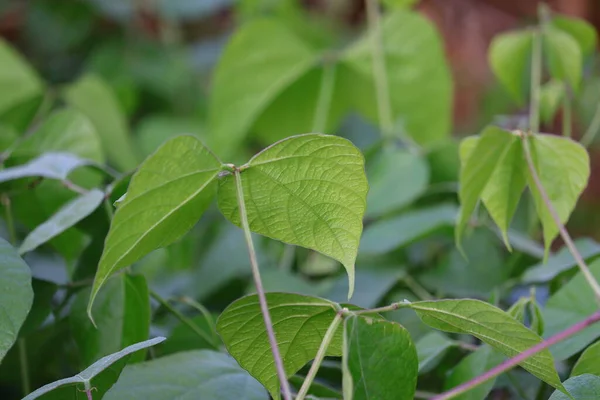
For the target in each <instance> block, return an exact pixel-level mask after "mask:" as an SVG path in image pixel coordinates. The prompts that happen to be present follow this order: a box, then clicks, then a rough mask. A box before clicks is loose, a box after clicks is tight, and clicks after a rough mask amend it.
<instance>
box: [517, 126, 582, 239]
mask: <svg viewBox="0 0 600 400" xmlns="http://www.w3.org/2000/svg"><path fill="white" fill-rule="evenodd" d="M528 140H530V143H531V146H530V147H531V152H532V158H533V160H534V163H535V168H536V170H537V173H538V176H539V178H540V181H541V182H542V186H543V187H544V189H545V190H546V193H547V194H548V197H549V199H550V202H551V203H552V205H553V206H554V209H555V210H556V212H557V213H558V216H559V217H560V221H561V223H563V224H564V223H565V222H566V221H567V220H568V219H569V215H571V212H572V211H573V209H574V208H575V204H576V203H577V199H578V198H579V195H580V194H581V192H583V189H585V187H586V186H587V183H588V179H589V177H590V159H589V156H588V153H587V151H586V149H585V148H584V147H583V146H582V145H580V144H579V143H577V142H575V141H573V140H571V139H568V138H565V137H560V136H554V135H545V134H538V135H535V136H533V138H531V139H528ZM527 179H528V182H529V187H530V188H531V192H532V194H533V198H534V201H535V208H536V210H537V214H538V216H539V218H540V220H541V221H542V227H543V230H544V245H545V247H546V251H548V249H549V248H550V245H551V244H552V241H553V240H554V238H556V236H557V235H558V227H557V226H556V224H555V223H554V219H553V218H552V215H551V214H550V211H548V207H546V205H545V204H544V201H543V199H542V196H541V195H540V192H539V191H538V189H537V187H536V186H535V183H534V182H533V178H532V177H531V174H528V177H527Z"/></svg>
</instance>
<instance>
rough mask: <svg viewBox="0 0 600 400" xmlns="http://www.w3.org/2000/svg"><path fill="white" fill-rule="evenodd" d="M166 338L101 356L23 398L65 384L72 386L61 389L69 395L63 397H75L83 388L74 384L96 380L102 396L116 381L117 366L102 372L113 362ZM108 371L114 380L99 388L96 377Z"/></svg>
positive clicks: (99, 377)
mask: <svg viewBox="0 0 600 400" xmlns="http://www.w3.org/2000/svg"><path fill="white" fill-rule="evenodd" d="M164 340H165V338H164V337H157V338H154V339H150V340H146V341H145V342H141V343H136V344H134V345H131V346H129V347H127V348H125V349H123V350H121V351H119V352H117V353H114V354H111V355H108V356H106V357H103V358H101V359H100V360H98V361H96V362H95V363H94V364H92V365H90V366H89V367H88V368H86V369H85V370H84V371H82V372H80V373H78V374H77V375H75V376H72V377H70V378H65V379H61V380H58V381H56V382H52V383H49V384H47V385H45V386H42V387H41V388H39V389H37V390H36V391H34V392H32V393H30V394H29V395H27V396H26V397H25V398H24V399H23V400H33V399H37V398H38V397H40V396H42V395H44V394H46V393H48V392H51V391H53V390H56V389H59V390H60V388H61V387H64V386H70V387H69V388H68V390H65V391H61V394H64V396H67V397H64V396H63V397H62V398H73V397H74V396H77V393H78V392H79V391H81V390H82V389H83V388H77V387H73V386H72V385H77V384H83V386H84V387H85V386H86V385H90V383H91V382H92V381H94V387H96V389H97V391H95V392H94V393H95V394H94V395H95V396H99V397H100V396H101V394H102V393H104V392H105V391H106V389H107V388H108V387H110V385H112V383H114V381H115V377H114V374H115V368H114V367H113V368H111V369H109V370H108V371H106V373H105V374H103V373H102V372H103V371H105V370H107V369H108V368H109V367H111V366H112V365H113V364H115V363H117V362H118V361H119V360H121V359H123V358H124V357H127V356H129V355H130V354H131V353H133V352H136V351H138V350H141V349H145V348H148V347H150V346H154V345H155V344H157V343H160V342H162V341H164ZM121 368H122V366H121ZM108 372H110V375H111V376H112V377H113V379H112V382H110V384H109V385H108V386H104V385H103V386H102V387H100V388H99V387H98V386H100V385H98V384H97V383H96V381H95V380H94V378H96V377H97V378H98V379H102V378H104V376H103V375H108ZM119 372H120V371H119ZM117 377H118V372H117ZM98 392H100V393H98ZM82 395H83V393H82ZM75 398H79V397H75Z"/></svg>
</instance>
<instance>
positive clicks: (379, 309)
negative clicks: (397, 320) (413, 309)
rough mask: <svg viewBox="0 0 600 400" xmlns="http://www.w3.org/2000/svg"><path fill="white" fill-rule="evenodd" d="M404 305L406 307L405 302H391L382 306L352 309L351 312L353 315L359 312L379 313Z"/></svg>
mask: <svg viewBox="0 0 600 400" xmlns="http://www.w3.org/2000/svg"><path fill="white" fill-rule="evenodd" d="M404 307H408V304H407V303H404V302H398V303H392V304H390V305H389V306H384V307H377V308H370V309H367V310H358V311H352V313H353V314H355V315H360V314H379V313H382V312H390V311H396V310H398V309H400V308H404Z"/></svg>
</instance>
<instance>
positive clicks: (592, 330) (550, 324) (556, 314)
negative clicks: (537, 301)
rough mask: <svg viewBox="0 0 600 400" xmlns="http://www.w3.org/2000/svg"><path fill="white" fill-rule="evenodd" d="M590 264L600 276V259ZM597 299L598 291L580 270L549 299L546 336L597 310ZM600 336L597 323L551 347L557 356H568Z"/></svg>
mask: <svg viewBox="0 0 600 400" xmlns="http://www.w3.org/2000/svg"><path fill="white" fill-rule="evenodd" d="M589 267H590V271H591V273H592V274H593V275H594V276H595V277H596V279H597V280H598V279H600V260H596V261H594V262H593V263H592V264H590V266H589ZM594 299H595V296H594V292H593V290H592V288H591V287H590V285H589V284H588V283H587V281H586V279H585V277H584V276H583V275H582V274H581V272H579V273H577V275H575V277H574V278H573V279H571V280H570V281H569V282H568V283H567V284H565V285H562V286H561V287H560V289H559V290H558V291H556V293H554V294H553V295H552V296H550V298H549V299H548V301H547V302H546V305H545V307H544V310H543V312H542V315H543V316H544V321H546V329H545V334H544V337H545V338H549V337H550V336H553V335H555V334H557V333H558V332H561V331H563V330H565V329H567V328H568V327H570V326H572V325H574V324H576V323H577V322H580V321H582V320H584V319H585V318H587V317H589V316H590V315H592V314H593V313H594V312H596V311H597V310H598V307H597V303H596V302H595V301H594ZM598 337H600V329H598V326H597V325H593V326H590V327H588V328H586V329H584V330H582V331H580V332H579V333H576V334H575V335H573V336H571V337H569V338H567V339H565V340H563V341H562V342H560V343H557V344H556V345H554V346H552V347H550V351H551V352H552V355H554V357H555V358H556V359H557V360H559V361H561V360H565V359H567V358H568V357H571V356H572V355H574V354H576V353H577V352H579V351H581V350H583V349H584V348H585V347H586V346H587V345H588V344H590V343H591V342H592V341H594V340H595V339H596V338H598Z"/></svg>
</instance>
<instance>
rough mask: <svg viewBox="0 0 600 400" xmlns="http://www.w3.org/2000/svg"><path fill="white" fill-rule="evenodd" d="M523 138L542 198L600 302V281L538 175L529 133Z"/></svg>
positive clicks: (529, 166) (526, 155) (530, 169)
mask: <svg viewBox="0 0 600 400" xmlns="http://www.w3.org/2000/svg"><path fill="white" fill-rule="evenodd" d="M521 140H522V142H523V150H524V153H525V159H526V160H527V166H528V168H529V172H530V173H531V177H532V178H533V181H534V183H535V186H536V187H537V189H538V191H539V192H540V195H541V196H542V200H543V201H544V204H545V205H546V208H547V209H548V211H549V212H550V215H551V216H552V219H553V220H554V223H555V224H556V226H557V227H558V232H559V233H560V236H561V237H562V239H563V240H564V242H565V244H566V245H567V248H568V249H569V251H570V252H571V254H572V255H573V258H574V259H575V261H576V262H577V265H578V266H579V269H580V270H581V273H582V274H583V276H584V277H585V279H586V280H587V281H588V283H589V285H590V286H591V287H592V289H593V290H594V293H595V295H596V299H597V300H598V301H599V302H600V285H599V284H598V281H597V280H596V278H594V275H592V273H591V272H590V269H589V267H588V266H587V264H586V263H585V261H584V260H583V257H582V256H581V253H579V250H577V247H575V243H573V240H572V239H571V236H570V235H569V232H567V229H566V228H565V226H564V225H563V223H562V222H561V220H560V217H559V216H558V213H557V212H556V209H555V208H554V205H552V202H551V201H550V198H549V197H548V193H547V192H546V189H544V185H542V181H541V180H540V177H539V176H538V174H537V171H536V169H535V165H534V164H533V159H532V157H531V149H530V147H529V139H528V137H527V135H521Z"/></svg>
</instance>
